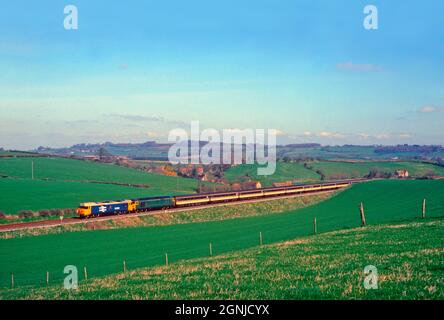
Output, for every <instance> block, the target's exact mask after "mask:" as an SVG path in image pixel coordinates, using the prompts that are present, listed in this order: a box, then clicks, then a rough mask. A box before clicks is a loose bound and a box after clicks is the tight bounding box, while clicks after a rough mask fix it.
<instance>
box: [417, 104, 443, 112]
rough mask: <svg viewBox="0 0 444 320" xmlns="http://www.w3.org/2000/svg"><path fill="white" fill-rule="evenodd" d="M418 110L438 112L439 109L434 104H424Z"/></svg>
mask: <svg viewBox="0 0 444 320" xmlns="http://www.w3.org/2000/svg"><path fill="white" fill-rule="evenodd" d="M418 111H419V112H421V113H434V112H438V111H439V109H438V108H436V107H433V106H423V107H422V108H420V109H419V110H418Z"/></svg>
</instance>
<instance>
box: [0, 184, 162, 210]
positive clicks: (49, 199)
mask: <svg viewBox="0 0 444 320" xmlns="http://www.w3.org/2000/svg"><path fill="white" fill-rule="evenodd" d="M161 192H164V191H163V190H160V189H158V188H149V189H142V188H130V187H124V186H117V185H105V184H97V183H81V182H64V181H39V180H34V181H32V180H20V179H0V199H1V202H0V210H2V211H4V212H5V213H8V214H14V213H16V212H18V211H20V210H41V209H64V208H75V207H77V206H78V205H79V203H80V202H86V201H96V200H112V199H127V198H134V197H144V196H151V195H158V194H161Z"/></svg>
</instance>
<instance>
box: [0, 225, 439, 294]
mask: <svg viewBox="0 0 444 320" xmlns="http://www.w3.org/2000/svg"><path fill="white" fill-rule="evenodd" d="M443 237H444V220H443V219H442V218H440V219H432V220H426V221H425V222H423V221H422V222H409V223H405V224H397V225H380V226H370V227H366V228H356V229H350V230H345V231H334V232H329V233H325V234H321V235H317V236H310V237H305V238H302V239H299V240H293V241H287V242H283V243H278V244H274V245H266V246H263V247H256V248H252V249H248V250H243V251H238V252H235V253H229V254H224V255H221V256H217V257H213V258H200V259H195V260H191V261H186V262H180V263H175V264H172V265H169V266H160V267H152V268H143V269H137V270H132V271H131V270H130V271H127V272H126V273H123V272H121V273H119V274H115V275H111V276H107V277H102V278H98V279H93V280H88V281H82V282H81V283H80V287H79V289H78V290H76V291H67V290H64V289H63V288H62V285H61V283H60V284H57V285H56V284H54V285H51V286H50V287H48V288H40V289H32V290H30V289H29V288H17V289H14V290H5V291H3V292H1V291H0V298H2V299H443V298H444V269H443V260H444V248H443V243H442V239H443ZM367 265H374V266H376V267H377V270H378V278H379V279H378V289H376V290H366V289H365V288H364V286H363V280H364V274H363V269H364V267H365V266H367Z"/></svg>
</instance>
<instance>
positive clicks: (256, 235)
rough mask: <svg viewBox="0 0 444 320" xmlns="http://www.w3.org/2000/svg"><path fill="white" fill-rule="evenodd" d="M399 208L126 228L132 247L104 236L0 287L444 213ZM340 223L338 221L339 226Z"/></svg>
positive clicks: (13, 274)
mask: <svg viewBox="0 0 444 320" xmlns="http://www.w3.org/2000/svg"><path fill="white" fill-rule="evenodd" d="M400 206H401V207H400V208H397V212H400V213H399V214H394V215H392V216H384V214H378V215H376V213H377V212H380V210H381V208H383V207H384V205H383V204H378V205H372V204H371V203H365V202H363V203H362V205H361V203H355V204H354V205H350V210H349V211H348V212H345V213H343V214H342V215H341V216H338V215H337V214H331V213H329V212H323V213H322V214H319V210H318V211H313V210H305V209H303V210H305V212H304V214H302V212H301V211H298V213H297V214H292V213H282V214H276V215H269V216H262V217H253V218H248V219H231V220H224V221H218V222H207V223H201V224H188V225H172V226H166V227H162V228H140V229H138V230H135V231H133V230H131V229H126V230H122V232H127V233H125V234H128V235H129V234H131V237H133V238H135V240H134V242H131V241H132V240H131V239H130V240H128V241H130V242H131V243H132V244H129V243H125V244H124V245H122V246H116V243H117V242H113V241H111V240H110V241H109V243H113V247H110V246H109V247H107V245H108V243H107V238H106V237H103V238H102V240H100V239H99V240H98V241H99V243H100V246H99V248H102V249H98V248H97V247H95V246H94V245H93V244H92V245H91V247H90V248H89V249H88V246H86V247H85V250H90V251H91V252H90V253H88V254H85V252H80V253H79V254H78V255H77V256H76V257H74V256H73V257H71V258H70V257H66V259H65V258H64V257H57V259H58V261H57V262H56V263H53V259H51V256H48V257H42V259H44V260H46V261H47V262H46V264H45V263H41V264H39V265H37V266H34V268H30V266H29V265H28V266H26V265H25V266H21V265H20V268H17V269H18V270H17V269H15V270H14V269H13V268H7V265H5V264H3V265H2V267H1V269H2V272H0V288H2V289H7V288H11V287H13V288H18V287H23V286H30V287H44V286H46V285H54V284H59V285H60V286H61V287H62V286H63V280H64V279H65V277H66V276H67V275H66V274H64V273H63V269H64V267H65V266H66V265H74V266H76V267H77V269H78V276H79V283H80V284H81V283H82V282H84V281H85V280H87V279H91V278H95V277H100V276H105V275H109V274H115V273H121V272H128V271H130V270H134V269H136V268H141V267H151V266H161V265H169V264H171V263H174V262H177V261H179V260H186V259H192V258H202V257H211V256H217V255H220V254H224V253H228V252H231V251H238V250H242V249H246V248H252V247H256V246H260V245H263V244H271V243H276V242H279V241H286V240H291V239H295V238H298V237H304V236H308V235H313V234H319V233H323V232H328V231H333V230H338V229H343V228H354V227H359V226H363V225H369V224H375V223H388V222H396V221H405V220H411V219H424V218H427V217H438V216H442V215H443V213H444V201H442V200H439V201H432V202H431V203H429V202H428V201H426V200H424V199H421V200H418V199H416V200H415V199H413V200H412V199H408V200H407V201H406V202H404V203H403V204H402V205H401V204H400ZM306 209H309V208H306ZM392 209H393V208H392ZM339 218H341V219H340V220H341V221H338V219H339ZM148 231H149V232H148ZM134 232H136V233H137V232H138V233H139V234H138V237H136V236H134ZM82 235H84V234H79V236H80V237H81V236H82ZM71 236H72V235H71ZM36 239H37V238H36ZM142 239H144V241H142ZM11 240H14V239H11ZM100 241H101V242H100ZM105 249H107V250H105ZM42 252H45V251H44V250H43V251H42ZM62 261H63V263H62ZM28 263H31V262H29V261H28Z"/></svg>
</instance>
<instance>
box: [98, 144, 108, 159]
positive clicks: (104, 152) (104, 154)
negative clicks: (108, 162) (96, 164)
mask: <svg viewBox="0 0 444 320" xmlns="http://www.w3.org/2000/svg"><path fill="white" fill-rule="evenodd" d="M97 155H98V156H99V159H100V160H103V159H105V158H107V157H110V156H112V154H111V153H109V152H108V150H106V149H105V148H103V147H102V148H100V149H99V150H98V151H97Z"/></svg>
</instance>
